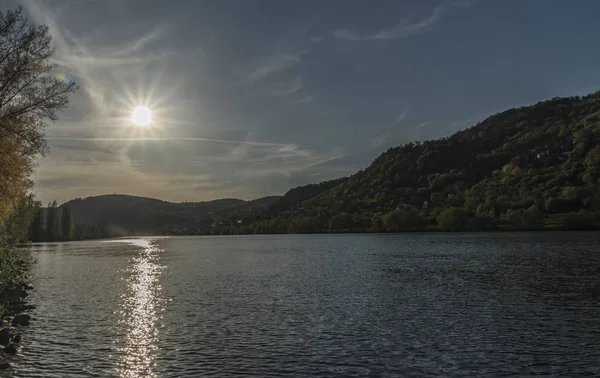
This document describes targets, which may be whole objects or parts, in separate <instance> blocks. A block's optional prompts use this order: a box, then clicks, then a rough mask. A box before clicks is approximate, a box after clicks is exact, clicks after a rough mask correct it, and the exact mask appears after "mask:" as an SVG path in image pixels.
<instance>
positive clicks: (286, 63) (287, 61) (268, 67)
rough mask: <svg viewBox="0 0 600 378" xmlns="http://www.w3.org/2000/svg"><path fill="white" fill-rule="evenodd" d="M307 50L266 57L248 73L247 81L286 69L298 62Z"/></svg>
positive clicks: (256, 79) (259, 78)
mask: <svg viewBox="0 0 600 378" xmlns="http://www.w3.org/2000/svg"><path fill="white" fill-rule="evenodd" d="M306 53H308V51H300V52H296V53H280V54H277V55H273V56H270V57H267V58H266V59H265V60H264V61H262V62H260V63H258V64H257V65H256V67H254V68H253V69H252V70H251V71H250V73H249V74H248V77H247V79H248V81H250V82H254V81H258V80H261V79H264V78H266V77H268V76H270V75H273V74H275V73H278V72H282V71H285V70H288V69H290V68H292V67H294V66H296V65H297V64H299V63H300V61H301V59H302V56H303V55H305V54H306Z"/></svg>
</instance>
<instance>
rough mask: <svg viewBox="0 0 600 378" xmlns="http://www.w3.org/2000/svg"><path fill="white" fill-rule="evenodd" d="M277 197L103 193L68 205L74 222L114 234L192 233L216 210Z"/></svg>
mask: <svg viewBox="0 0 600 378" xmlns="http://www.w3.org/2000/svg"><path fill="white" fill-rule="evenodd" d="M278 198H279V197H266V198H264V199H258V200H254V201H243V200H240V199H232V198H231V199H229V198H228V199H219V200H214V201H207V202H187V203H171V202H166V201H161V200H158V199H153V198H145V197H136V196H128V195H118V194H117V195H114V194H113V195H102V196H96V197H88V198H83V199H81V198H78V199H74V200H71V201H69V202H67V203H65V204H63V205H62V206H69V207H70V208H71V213H72V217H73V223H75V224H88V225H91V224H97V225H103V226H105V227H108V228H109V229H110V230H111V231H112V233H114V234H123V235H126V234H132V233H133V234H136V233H137V234H141V233H165V232H166V233H170V232H172V231H175V230H176V231H177V232H178V233H185V232H190V233H191V232H192V231H193V230H196V229H198V228H200V227H202V226H203V225H206V224H211V223H212V222H213V219H214V217H215V216H217V214H219V213H225V214H234V213H236V212H237V211H240V212H246V211H248V210H249V209H253V208H263V207H264V208H266V207H267V206H268V205H270V204H271V203H272V202H273V201H276V200H277V199H278Z"/></svg>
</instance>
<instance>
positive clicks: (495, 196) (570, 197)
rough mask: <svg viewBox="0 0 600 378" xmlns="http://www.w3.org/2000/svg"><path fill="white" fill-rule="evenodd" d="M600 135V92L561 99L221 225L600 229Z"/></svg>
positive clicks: (381, 160)
mask: <svg viewBox="0 0 600 378" xmlns="http://www.w3.org/2000/svg"><path fill="white" fill-rule="evenodd" d="M599 142H600V92H597V93H595V94H592V95H589V96H586V97H569V98H554V99H552V100H548V101H544V102H540V103H537V104H535V105H533V106H527V107H521V108H515V109H510V110H507V111H505V112H502V113H499V114H496V115H493V116H491V117H489V118H488V119H486V120H485V121H483V122H481V123H479V124H477V125H475V126H473V127H471V128H469V129H466V130H464V131H460V132H457V133H455V134H454V135H452V136H450V137H447V138H442V139H438V140H431V141H426V142H422V143H420V142H415V143H409V144H407V145H404V146H400V147H395V148H391V149H389V150H387V151H386V152H384V153H383V154H381V155H380V156H379V157H378V158H377V159H376V160H375V161H374V162H373V163H372V164H371V165H370V166H369V167H368V168H366V169H364V170H361V171H360V172H358V173H356V174H354V175H352V176H351V177H350V178H348V179H347V180H342V181H341V182H340V183H339V184H337V185H335V186H333V187H332V188H330V189H328V190H326V191H324V192H322V193H321V194H318V195H316V196H315V197H313V198H309V199H306V200H305V201H303V202H302V203H300V204H298V205H296V206H294V207H293V208H291V209H289V208H288V209H283V211H281V212H279V213H277V214H272V213H267V214H264V215H263V216H262V217H258V218H255V219H248V220H244V222H241V224H239V223H240V222H239V220H238V221H237V222H238V224H239V225H236V224H235V223H233V222H232V223H230V224H223V227H224V228H225V229H224V230H221V233H230V232H232V233H236V232H335V231H403V230H425V229H436V228H439V229H442V230H467V229H470V230H474V229H497V228H501V229H539V228H575V229H582V228H598V227H599V222H598V214H599V213H600V186H599V181H598V180H599V178H600V145H599ZM213 232H214V230H213Z"/></svg>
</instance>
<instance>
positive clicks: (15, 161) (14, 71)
mask: <svg viewBox="0 0 600 378" xmlns="http://www.w3.org/2000/svg"><path fill="white" fill-rule="evenodd" d="M51 42H52V41H51V37H50V34H49V32H48V27H47V26H35V25H32V24H30V23H29V20H28V19H27V18H26V17H24V16H23V11H22V9H21V8H18V9H17V10H15V11H6V12H2V11H1V10H0V221H1V220H2V219H5V218H6V217H7V216H8V215H10V213H11V212H13V211H15V210H16V206H17V203H18V199H19V198H22V197H23V195H24V194H25V193H27V191H28V190H29V189H30V188H31V187H32V185H33V184H32V182H31V180H30V178H29V177H30V175H31V173H32V172H33V167H34V163H35V158H36V157H37V156H39V155H40V154H43V153H44V152H45V151H46V141H45V139H44V129H45V126H46V123H47V121H55V120H56V119H57V117H58V113H59V111H61V110H62V109H64V108H65V107H66V106H67V104H68V101H69V95H70V94H71V93H72V92H74V91H75V90H76V88H77V87H76V85H75V83H74V82H73V81H71V80H68V79H67V80H59V79H57V78H56V76H55V75H53V74H52V71H53V70H54V69H55V65H54V64H53V63H51V57H52V55H53V53H54V49H53V46H52V43H51Z"/></svg>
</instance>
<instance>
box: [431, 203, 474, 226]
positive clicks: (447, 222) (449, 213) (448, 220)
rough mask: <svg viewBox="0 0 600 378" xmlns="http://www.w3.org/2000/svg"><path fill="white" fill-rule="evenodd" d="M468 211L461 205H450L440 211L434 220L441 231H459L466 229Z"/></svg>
mask: <svg viewBox="0 0 600 378" xmlns="http://www.w3.org/2000/svg"><path fill="white" fill-rule="evenodd" d="M468 220H469V213H468V212H467V211H466V210H465V209H463V208H461V207H450V208H448V209H446V210H444V211H442V212H441V213H440V214H439V215H438V216H437V217H436V221H437V223H438V226H439V227H440V230H442V231H461V230H466V229H467V222H468Z"/></svg>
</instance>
